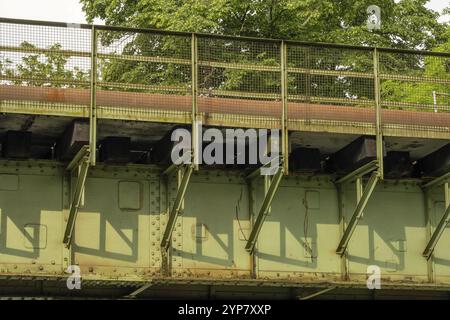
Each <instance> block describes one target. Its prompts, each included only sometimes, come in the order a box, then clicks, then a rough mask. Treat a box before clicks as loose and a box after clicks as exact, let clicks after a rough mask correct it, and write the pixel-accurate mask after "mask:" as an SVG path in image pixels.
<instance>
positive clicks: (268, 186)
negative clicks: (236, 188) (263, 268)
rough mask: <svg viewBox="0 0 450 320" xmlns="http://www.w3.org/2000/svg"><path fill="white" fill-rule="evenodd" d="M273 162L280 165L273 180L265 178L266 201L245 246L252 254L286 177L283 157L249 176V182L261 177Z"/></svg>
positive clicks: (268, 177)
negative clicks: (263, 171) (282, 180)
mask: <svg viewBox="0 0 450 320" xmlns="http://www.w3.org/2000/svg"><path fill="white" fill-rule="evenodd" d="M273 161H279V165H278V167H277V169H276V172H275V174H274V175H273V177H272V178H270V176H269V175H265V176H264V179H265V189H264V200H263V202H262V205H261V208H260V209H259V212H258V215H257V217H256V221H255V224H254V225H253V228H252V231H251V233H250V236H249V238H248V240H247V244H246V246H245V250H247V251H248V252H249V253H252V252H253V250H254V249H255V245H256V241H257V239H258V235H259V233H260V231H261V228H262V226H263V223H264V221H265V219H266V216H267V214H268V213H269V212H270V205H271V204H272V201H273V198H274V196H275V193H276V192H277V190H278V187H279V185H280V181H281V178H282V177H283V175H284V168H283V157H277V158H275V159H273V160H272V161H271V162H269V163H268V164H266V165H264V166H263V167H261V168H259V169H257V170H255V171H254V172H252V173H251V174H249V175H248V176H247V179H248V180H252V179H254V178H255V177H257V176H258V175H261V169H262V168H264V167H267V166H268V165H269V164H271V163H272V162H273Z"/></svg>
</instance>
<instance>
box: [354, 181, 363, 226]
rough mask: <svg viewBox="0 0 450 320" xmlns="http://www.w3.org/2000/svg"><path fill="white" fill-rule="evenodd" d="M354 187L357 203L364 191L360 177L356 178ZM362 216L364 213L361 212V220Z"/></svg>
mask: <svg viewBox="0 0 450 320" xmlns="http://www.w3.org/2000/svg"><path fill="white" fill-rule="evenodd" d="M355 186H356V203H359V202H360V201H361V197H362V194H363V191H364V185H363V181H362V177H356V180H355ZM363 216H364V212H361V218H362V217H363Z"/></svg>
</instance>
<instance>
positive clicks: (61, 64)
mask: <svg viewBox="0 0 450 320" xmlns="http://www.w3.org/2000/svg"><path fill="white" fill-rule="evenodd" d="M20 48H21V49H24V50H25V51H26V50H29V51H33V50H35V49H37V47H36V46H35V45H33V44H31V43H29V42H26V41H24V42H22V43H21V44H20ZM47 49H48V50H47V51H46V52H45V53H44V54H29V55H24V56H23V57H22V59H21V60H22V61H21V62H20V63H17V64H14V63H13V61H12V60H11V59H8V58H6V59H3V60H2V61H0V76H2V77H4V78H5V79H13V80H10V81H12V82H13V83H14V84H16V85H20V84H27V85H31V86H39V87H42V86H51V87H75V86H79V84H76V83H71V82H73V81H87V80H88V79H89V71H83V70H81V69H80V68H79V67H77V66H74V67H73V68H69V67H68V66H67V63H68V58H67V57H66V56H64V55H63V54H62V53H61V49H62V46H61V44H59V43H56V44H53V45H51V46H50V47H49V48H47Z"/></svg>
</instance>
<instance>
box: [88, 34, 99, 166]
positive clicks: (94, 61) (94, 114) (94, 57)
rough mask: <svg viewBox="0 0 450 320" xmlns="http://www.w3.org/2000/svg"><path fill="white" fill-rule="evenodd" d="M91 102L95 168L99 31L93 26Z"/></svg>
mask: <svg viewBox="0 0 450 320" xmlns="http://www.w3.org/2000/svg"><path fill="white" fill-rule="evenodd" d="M91 41H92V42H91V83H90V85H91V101H90V108H89V150H90V157H89V162H90V165H91V166H95V162H96V148H97V105H96V86H97V29H96V28H95V25H92V31H91Z"/></svg>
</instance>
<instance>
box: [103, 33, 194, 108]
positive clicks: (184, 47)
mask: <svg viewBox="0 0 450 320" xmlns="http://www.w3.org/2000/svg"><path fill="white" fill-rule="evenodd" d="M96 38H97V39H96V43H97V53H96V56H97V77H96V78H97V81H98V82H97V91H96V102H97V104H98V105H99V106H101V107H103V108H106V109H108V108H109V109H115V110H118V109H119V110H120V111H122V112H131V111H132V110H138V112H143V111H145V110H155V109H157V110H174V111H190V108H191V105H192V102H191V100H192V99H191V92H192V91H191V70H192V69H191V38H190V37H189V36H177V35H166V34H159V33H156V32H145V31H143V32H134V31H126V32H124V31H116V30H108V29H102V30H98V31H97V33H96Z"/></svg>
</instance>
